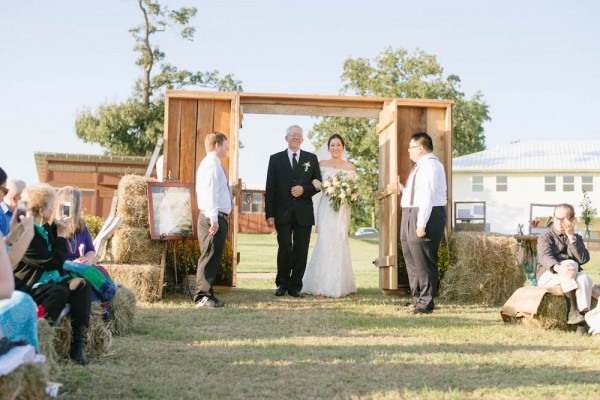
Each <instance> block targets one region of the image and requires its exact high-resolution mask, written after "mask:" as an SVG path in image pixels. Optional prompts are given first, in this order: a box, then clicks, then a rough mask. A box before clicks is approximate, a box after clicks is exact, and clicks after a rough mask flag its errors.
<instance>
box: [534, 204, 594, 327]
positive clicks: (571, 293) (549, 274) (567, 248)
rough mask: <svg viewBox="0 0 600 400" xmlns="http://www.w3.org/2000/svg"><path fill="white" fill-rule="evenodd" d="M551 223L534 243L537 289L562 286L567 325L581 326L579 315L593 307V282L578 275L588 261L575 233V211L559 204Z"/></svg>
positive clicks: (581, 243) (587, 253) (583, 246)
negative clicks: (536, 258)
mask: <svg viewBox="0 0 600 400" xmlns="http://www.w3.org/2000/svg"><path fill="white" fill-rule="evenodd" d="M553 220H554V223H553V224H552V227H551V228H550V229H548V230H547V231H546V232H544V233H542V234H541V235H540V236H539V238H538V241H537V253H538V266H537V281H538V285H539V286H543V287H551V286H558V285H560V286H561V287H562V290H563V292H564V293H565V297H566V298H567V300H568V301H567V303H568V305H569V313H568V319H567V323H568V324H571V325H577V324H581V323H582V322H583V321H584V317H583V315H582V314H585V313H586V312H587V311H589V310H590V308H591V304H592V280H591V279H590V277H589V276H587V275H586V274H584V273H583V272H581V271H580V270H581V269H582V268H581V265H583V264H585V263H587V262H588V261H589V260H590V253H589V252H588V250H587V249H586V248H585V244H584V243H583V238H582V237H581V236H580V235H578V234H575V232H574V230H575V225H574V222H575V209H574V208H573V206H572V205H570V204H560V205H558V206H556V208H555V209H554V215H553Z"/></svg>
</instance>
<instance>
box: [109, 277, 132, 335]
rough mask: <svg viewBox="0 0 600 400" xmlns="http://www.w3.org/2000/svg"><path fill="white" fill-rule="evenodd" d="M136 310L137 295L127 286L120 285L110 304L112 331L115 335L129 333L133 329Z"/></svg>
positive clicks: (110, 325) (110, 326)
mask: <svg viewBox="0 0 600 400" xmlns="http://www.w3.org/2000/svg"><path fill="white" fill-rule="evenodd" d="M135 309H136V299H135V293H133V291H132V290H131V289H129V288H128V287H127V286H124V285H118V286H117V292H116V293H115V296H114V297H113V298H112V299H111V300H110V301H109V302H108V312H109V315H110V324H109V328H110V331H111V332H112V333H113V334H115V335H125V334H126V333H129V332H130V331H131V328H132V327H133V320H134V318H135Z"/></svg>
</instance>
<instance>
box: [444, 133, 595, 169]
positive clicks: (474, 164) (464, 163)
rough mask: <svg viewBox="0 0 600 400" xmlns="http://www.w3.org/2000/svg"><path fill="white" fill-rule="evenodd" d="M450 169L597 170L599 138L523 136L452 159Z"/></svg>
mask: <svg viewBox="0 0 600 400" xmlns="http://www.w3.org/2000/svg"><path fill="white" fill-rule="evenodd" d="M452 171H453V172H472V171H477V172H485V171H490V172H491V171H512V172H531V171H532V172H536V171H540V172H541V171H565V172H566V171H569V172H586V171H594V172H597V171H600V140H580V141H576V140H524V141H522V142H516V143H511V144H508V145H506V146H500V147H496V148H494V149H489V150H484V151H480V152H478V153H473V154H468V155H465V156H460V157H455V158H453V159H452Z"/></svg>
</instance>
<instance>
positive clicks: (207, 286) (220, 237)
mask: <svg viewBox="0 0 600 400" xmlns="http://www.w3.org/2000/svg"><path fill="white" fill-rule="evenodd" d="M204 147H205V149H206V153H207V154H206V157H204V159H203V160H202V162H201V163H200V165H199V166H198V171H197V173H196V198H197V200H198V209H199V210H200V211H199V213H198V242H199V244H200V258H199V259H198V271H197V272H196V295H195V297H194V301H195V302H196V307H215V308H221V307H224V306H225V304H224V303H223V302H220V301H219V300H218V299H217V298H216V297H215V295H214V292H213V286H212V285H213V281H214V280H215V278H216V277H217V274H218V273H219V267H220V265H221V256H222V255H223V249H224V247H225V240H226V239H227V230H228V217H229V213H230V212H231V208H232V201H231V192H230V190H229V183H228V180H227V174H226V173H225V169H224V168H223V164H221V159H222V158H224V157H225V156H226V155H227V150H228V149H229V147H228V145H227V137H226V136H225V135H224V134H222V133H219V132H213V133H209V134H208V135H207V136H206V139H205V140H204Z"/></svg>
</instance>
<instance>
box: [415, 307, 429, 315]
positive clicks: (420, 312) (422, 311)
mask: <svg viewBox="0 0 600 400" xmlns="http://www.w3.org/2000/svg"><path fill="white" fill-rule="evenodd" d="M432 312H433V310H428V309H426V308H419V307H416V308H415V309H414V310H413V312H412V313H413V314H415V315H423V314H431V313H432Z"/></svg>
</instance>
